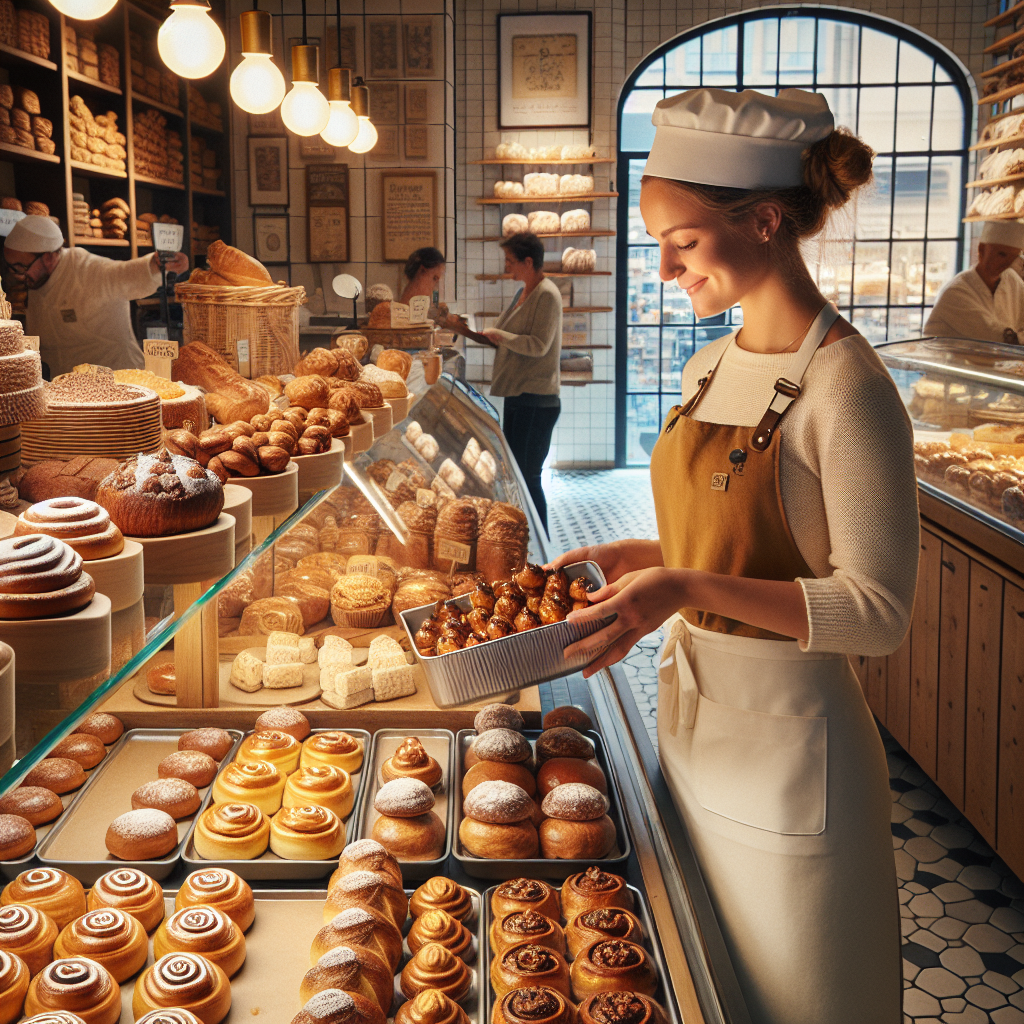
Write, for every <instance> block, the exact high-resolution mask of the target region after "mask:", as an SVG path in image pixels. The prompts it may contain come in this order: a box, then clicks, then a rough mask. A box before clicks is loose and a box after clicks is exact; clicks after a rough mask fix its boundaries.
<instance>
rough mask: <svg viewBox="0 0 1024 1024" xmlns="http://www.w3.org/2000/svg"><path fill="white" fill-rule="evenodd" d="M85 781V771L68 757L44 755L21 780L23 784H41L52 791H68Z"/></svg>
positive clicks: (60, 792)
mask: <svg viewBox="0 0 1024 1024" xmlns="http://www.w3.org/2000/svg"><path fill="white" fill-rule="evenodd" d="M84 782H85V771H84V770H83V769H82V766H81V765H80V764H79V763H78V762H77V761H72V760H71V758H69V757H44V758H43V759H42V760H41V761H39V762H37V763H36V766H35V767H34V768H32V769H30V770H29V773H28V775H26V776H25V778H24V779H22V780H21V784H22V785H23V786H42V787H43V789H49V790H52V791H53V792H54V793H58V794H63V793H70V792H71V791H72V790H75V789H78V787H79V786H81V785H82V784H83V783H84Z"/></svg>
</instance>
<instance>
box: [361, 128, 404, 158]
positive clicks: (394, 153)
mask: <svg viewBox="0 0 1024 1024" xmlns="http://www.w3.org/2000/svg"><path fill="white" fill-rule="evenodd" d="M376 128H377V145H375V146H374V147H373V149H371V150H370V152H369V153H368V154H367V155H368V156H370V157H372V158H373V159H374V160H394V161H396V162H397V161H398V125H397V124H380V125H377V126H376Z"/></svg>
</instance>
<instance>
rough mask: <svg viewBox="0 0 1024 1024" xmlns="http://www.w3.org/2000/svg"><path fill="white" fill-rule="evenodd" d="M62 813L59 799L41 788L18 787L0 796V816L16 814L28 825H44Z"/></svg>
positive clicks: (51, 792) (48, 790) (50, 791)
mask: <svg viewBox="0 0 1024 1024" xmlns="http://www.w3.org/2000/svg"><path fill="white" fill-rule="evenodd" d="M63 811H64V804H63V803H62V802H61V798H60V797H59V796H57V794H56V793H54V792H53V791H52V790H50V789H44V788H43V787H42V786H19V787H18V788H17V789H12V790H11V791H10V793H8V794H6V796H0V814H16V815H17V816H18V817H19V818H24V819H25V820H26V821H27V822H28V823H29V824H30V825H32V826H35V825H45V824H46V822H48V821H53V819H54V818H59V817H60V815H61V813H62V812H63Z"/></svg>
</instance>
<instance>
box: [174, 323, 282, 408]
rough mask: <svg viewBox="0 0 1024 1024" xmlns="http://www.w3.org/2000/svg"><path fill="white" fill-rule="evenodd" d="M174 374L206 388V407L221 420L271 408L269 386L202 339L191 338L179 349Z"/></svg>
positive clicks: (178, 378) (175, 377)
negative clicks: (234, 367)
mask: <svg viewBox="0 0 1024 1024" xmlns="http://www.w3.org/2000/svg"><path fill="white" fill-rule="evenodd" d="M171 376H172V377H173V378H174V379H175V380H181V381H184V382H185V383H186V384H194V385H196V386H198V387H202V388H206V391H207V395H206V408H207V410H208V411H209V412H210V413H212V414H213V417H214V419H216V420H217V421H218V422H219V423H233V422H234V421H235V420H248V419H251V418H252V417H253V416H257V415H259V414H260V413H263V412H266V411H267V410H268V409H269V408H270V394H269V393H268V392H267V389H266V388H264V387H261V386H260V385H259V384H257V383H255V382H254V381H251V380H246V378H245V377H243V376H242V375H241V374H240V373H237V372H235V371H234V370H232V369H231V367H230V366H228V364H227V363H226V362H225V361H224V360H223V359H222V358H221V357H220V356H219V355H217V353H216V352H214V351H213V349H212V348H208V347H207V346H206V345H204V344H203V343H202V342H200V341H193V342H190V343H189V344H188V345H185V346H184V347H183V348H182V349H181V350H180V352H179V353H178V358H177V359H176V360H175V361H174V366H173V367H172V371H171Z"/></svg>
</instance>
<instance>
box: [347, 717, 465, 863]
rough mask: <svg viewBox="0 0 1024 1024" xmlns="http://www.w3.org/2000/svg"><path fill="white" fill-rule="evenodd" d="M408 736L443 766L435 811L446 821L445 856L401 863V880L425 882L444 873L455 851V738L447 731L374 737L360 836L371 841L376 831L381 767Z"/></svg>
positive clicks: (407, 731) (384, 731)
mask: <svg viewBox="0 0 1024 1024" xmlns="http://www.w3.org/2000/svg"><path fill="white" fill-rule="evenodd" d="M407 736H415V737H416V738H417V739H419V740H420V741H421V742H422V743H423V746H424V747H425V748H426V751H427V753H428V754H430V756H431V757H433V758H436V759H437V761H438V763H439V764H440V765H441V772H442V774H441V784H440V786H438V787H437V789H435V790H434V795H435V797H436V802H435V804H434V812H435V813H436V814H437V816H438V817H439V818H440V819H441V820H442V821H443V822H444V824H445V830H446V832H447V839H446V840H445V844H444V853H443V854H442V855H441V856H440V857H438V858H437V860H403V861H399V864H400V865H401V868H402V877H403V878H404V879H405V880H406V881H409V880H410V879H415V880H422V879H425V878H432V877H433V876H434V875H443V874H445V873H446V872H445V869H444V868H445V861H446V860H447V859H448V855H449V854H450V853H451V852H452V838H453V836H454V834H455V828H454V826H453V821H454V815H455V805H454V801H453V798H454V793H455V791H456V787H455V786H453V785H452V779H453V778H454V777H455V736H454V735H453V734H452V733H451V731H450V730H448V729H378V730H377V731H376V732H375V733H374V734H373V747H372V749H371V751H370V767H371V772H370V777H369V778H368V779H367V780H366V783H365V785H364V787H363V805H362V807H361V808H360V819H359V830H358V833H357V837H358V838H360V839H369V838H370V833H371V832H372V831H373V823H374V822H375V821H376V820H377V818H378V817H380V815H379V814H377V811H376V810H375V809H374V806H373V800H374V797H376V795H377V790H378V789H380V787H381V786H382V785H383V783H382V782H381V777H380V766H381V765H382V764H383V763H384V762H385V761H386V760H387V759H388V758H389V757H390V756H391V755H392V754H393V753H394V752H395V750H396V749H397V748H398V745H399V743H401V742H402V740H404V739H405V738H406V737H407Z"/></svg>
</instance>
